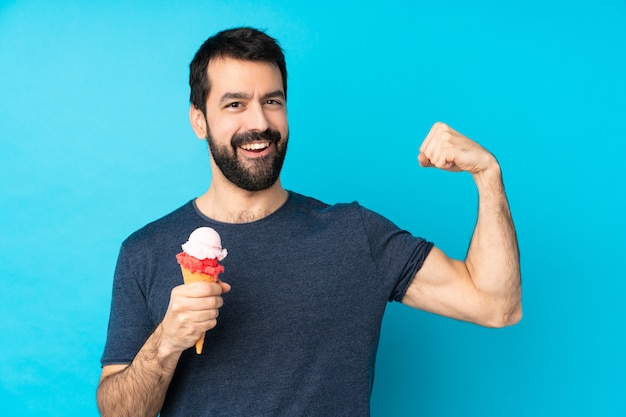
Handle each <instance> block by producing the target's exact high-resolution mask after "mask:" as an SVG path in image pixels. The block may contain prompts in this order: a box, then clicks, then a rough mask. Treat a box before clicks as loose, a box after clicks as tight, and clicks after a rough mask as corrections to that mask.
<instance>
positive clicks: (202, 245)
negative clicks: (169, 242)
mask: <svg viewBox="0 0 626 417" xmlns="http://www.w3.org/2000/svg"><path fill="white" fill-rule="evenodd" d="M182 248H183V251H185V253H186V254H187V255H191V256H193V257H194V258H196V259H201V260H202V259H214V258H217V260H218V261H221V260H222V259H224V258H225V257H226V255H228V251H227V250H226V249H222V239H221V238H220V235H219V233H217V232H216V231H215V230H214V229H212V228H210V227H199V228H197V229H196V230H194V231H193V232H191V234H190V235H189V240H187V242H185V243H184V244H183V245H182Z"/></svg>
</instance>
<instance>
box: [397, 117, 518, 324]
mask: <svg viewBox="0 0 626 417" xmlns="http://www.w3.org/2000/svg"><path fill="white" fill-rule="evenodd" d="M418 160H419V163H420V165H422V166H423V167H435V168H439V169H444V170H448V171H466V172H469V173H471V174H472V176H473V178H474V181H475V183H476V186H477V188H478V200H479V207H478V220H477V222H476V227H475V229H474V233H473V236H472V239H471V242H470V245H469V249H468V252H467V256H466V258H465V260H464V261H460V260H454V259H451V258H449V257H448V256H446V255H445V254H444V253H443V252H442V251H441V250H440V249H438V248H436V247H435V248H433V249H432V251H431V253H430V254H429V255H428V257H427V258H426V260H425V262H424V264H423V266H422V268H421V269H420V270H419V271H418V273H417V274H416V275H415V278H414V279H413V281H412V283H411V285H410V286H409V288H408V290H407V293H406V295H405V297H404V299H403V303H405V304H407V305H410V306H412V307H415V308H419V309H423V310H426V311H430V312H433V313H436V314H441V315H444V316H448V317H452V318H456V319H459V320H464V321H470V322H474V323H477V324H480V325H483V326H488V327H502V326H507V325H511V324H514V323H517V322H518V321H519V320H520V319H521V314H522V310H521V278H520V263H519V250H518V246H517V238H516V234H515V228H514V226H513V220H512V217H511V212H510V209H509V204H508V201H507V198H506V194H505V192H504V184H503V182H502V174H501V170H500V165H499V164H498V161H497V160H496V158H495V157H494V156H493V155H492V154H491V153H489V152H488V151H487V150H485V149H484V148H483V147H481V146H480V145H479V144H477V143H476V142H474V141H472V140H470V139H468V138H467V137H465V136H463V135H462V134H460V133H459V132H457V131H455V130H454V129H452V128H451V127H449V126H447V125H445V124H443V123H436V124H435V125H434V126H433V127H432V129H431V130H430V132H429V133H428V135H427V137H426V139H425V140H424V142H423V143H422V146H421V147H420V154H419V155H418Z"/></svg>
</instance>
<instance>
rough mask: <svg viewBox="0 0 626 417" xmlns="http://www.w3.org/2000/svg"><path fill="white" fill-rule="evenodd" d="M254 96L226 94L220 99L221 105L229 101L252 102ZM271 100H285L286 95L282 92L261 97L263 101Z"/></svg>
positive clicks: (272, 92)
mask: <svg viewBox="0 0 626 417" xmlns="http://www.w3.org/2000/svg"><path fill="white" fill-rule="evenodd" d="M251 98H252V96H251V95H250V94H246V93H224V94H223V95H222V97H221V98H220V103H223V102H225V101H228V100H242V99H243V100H250V99H251ZM270 98H280V99H283V100H284V99H285V93H284V92H283V91H282V90H276V91H271V92H269V93H266V94H264V95H263V96H262V97H261V100H267V99H270Z"/></svg>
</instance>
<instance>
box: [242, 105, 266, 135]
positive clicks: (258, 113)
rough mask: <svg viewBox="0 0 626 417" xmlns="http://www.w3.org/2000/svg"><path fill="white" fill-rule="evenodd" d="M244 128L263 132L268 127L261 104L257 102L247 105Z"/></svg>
mask: <svg viewBox="0 0 626 417" xmlns="http://www.w3.org/2000/svg"><path fill="white" fill-rule="evenodd" d="M246 128H247V129H248V131H251V132H252V131H257V132H265V131H266V130H267V129H268V128H269V122H268V120H267V116H266V115H265V111H264V109H263V106H261V105H260V104H259V103H256V104H254V105H251V106H249V107H248V111H247V112H246Z"/></svg>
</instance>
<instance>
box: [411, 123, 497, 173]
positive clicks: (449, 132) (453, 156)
mask: <svg viewBox="0 0 626 417" xmlns="http://www.w3.org/2000/svg"><path fill="white" fill-rule="evenodd" d="M417 159H418V161H419V163H420V165H421V166H423V167H435V168H440V169H444V170H447V171H456V172H458V171H467V172H470V173H472V174H478V173H480V172H482V171H484V170H486V169H488V168H492V167H496V166H498V163H497V161H496V159H495V157H494V156H493V155H492V154H491V153H489V151H487V150H486V149H485V148H483V147H482V146H480V145H479V144H478V143H476V142H474V141H472V140H471V139H469V138H467V137H465V136H463V135H462V134H460V133H459V132H457V131H456V130H454V129H452V128H451V127H450V126H448V125H446V124H445V123H440V122H438V123H435V124H434V125H433V127H432V128H431V129H430V132H428V135H427V136H426V139H424V142H423V143H422V146H420V153H419V155H418V156H417Z"/></svg>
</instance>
